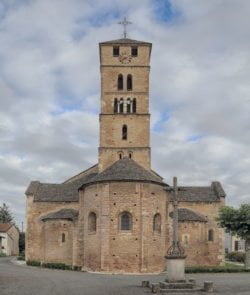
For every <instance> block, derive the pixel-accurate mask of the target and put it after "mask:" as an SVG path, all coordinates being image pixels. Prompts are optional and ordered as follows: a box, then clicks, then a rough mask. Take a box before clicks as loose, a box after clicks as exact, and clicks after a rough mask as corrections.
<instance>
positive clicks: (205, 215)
mask: <svg viewBox="0 0 250 295" xmlns="http://www.w3.org/2000/svg"><path fill="white" fill-rule="evenodd" d="M99 48H100V63H101V67H100V73H101V112H100V117H99V121H100V146H99V159H98V164H96V165H94V166H93V167H90V168H89V169H87V170H84V171H83V172H81V173H79V174H77V175H75V176H73V177H71V178H70V179H68V180H66V181H64V182H63V183H58V184H47V183H41V182H39V181H33V182H31V184H30V185H29V187H28V189H27V191H26V196H27V197H26V200H27V201H26V204H27V206H26V221H27V234H26V259H27V260H35V261H40V262H60V263H65V264H67V265H72V266H77V267H79V268H81V269H83V270H91V271H104V272H112V273H114V272H115V273H124V272H130V273H151V272H153V273H155V272H161V271H163V270H164V268H165V258H164V256H165V255H166V251H167V249H168V247H169V245H170V243H171V237H172V233H171V228H172V227H171V224H172V211H173V209H172V193H171V189H170V186H169V185H168V184H167V183H165V182H164V181H163V178H162V177H161V176H159V175H158V174H157V173H156V172H154V171H153V170H152V169H151V149H150V132H149V130H150V113H149V73H150V55H151V50H152V44H151V43H148V42H142V41H136V40H131V39H126V38H124V39H119V40H114V41H108V42H102V43H100V44H99ZM166 165H167V163H166ZM179 189H180V192H179V193H178V195H179V198H180V199H179V201H180V202H179V238H180V241H181V242H182V245H183V247H184V248H185V252H186V254H187V265H192V266H194V265H196V266H198V265H211V266H212V265H220V264H222V263H223V257H224V253H223V249H224V246H223V245H224V234H223V230H222V229H220V228H219V227H218V225H217V222H216V217H217V216H218V210H219V208H220V207H221V206H223V205H224V199H225V193H224V191H223V188H222V186H221V184H220V183H218V182H212V183H211V185H210V186H204V187H180V188H179Z"/></svg>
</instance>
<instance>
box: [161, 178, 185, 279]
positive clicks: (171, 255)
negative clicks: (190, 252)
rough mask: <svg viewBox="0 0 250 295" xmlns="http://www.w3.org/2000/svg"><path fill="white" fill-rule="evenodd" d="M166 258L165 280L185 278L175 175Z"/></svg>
mask: <svg viewBox="0 0 250 295" xmlns="http://www.w3.org/2000/svg"><path fill="white" fill-rule="evenodd" d="M165 258H166V260H167V279H166V281H167V282H179V281H184V280H185V258H186V255H185V252H184V249H183V248H182V247H181V245H180V242H179V237H178V187H177V177H174V179H173V241H172V245H171V246H170V247H169V249H168V251H167V255H166V256H165Z"/></svg>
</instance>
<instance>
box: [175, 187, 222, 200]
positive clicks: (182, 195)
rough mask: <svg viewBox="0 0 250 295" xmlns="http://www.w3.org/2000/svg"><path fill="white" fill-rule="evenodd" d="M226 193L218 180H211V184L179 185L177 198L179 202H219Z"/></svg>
mask: <svg viewBox="0 0 250 295" xmlns="http://www.w3.org/2000/svg"><path fill="white" fill-rule="evenodd" d="M225 196H226V194H225V192H224V190H223V188H222V186H221V184H220V182H212V184H211V186H180V187H179V189H178V200H179V201H180V202H219V201H220V197H225Z"/></svg>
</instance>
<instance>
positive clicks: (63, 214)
mask: <svg viewBox="0 0 250 295" xmlns="http://www.w3.org/2000/svg"><path fill="white" fill-rule="evenodd" d="M77 218H78V211H77V210H74V209H61V210H59V211H56V212H52V213H49V214H47V215H45V216H43V217H42V218H41V220H42V221H46V220H50V219H67V220H72V221H74V220H76V219H77Z"/></svg>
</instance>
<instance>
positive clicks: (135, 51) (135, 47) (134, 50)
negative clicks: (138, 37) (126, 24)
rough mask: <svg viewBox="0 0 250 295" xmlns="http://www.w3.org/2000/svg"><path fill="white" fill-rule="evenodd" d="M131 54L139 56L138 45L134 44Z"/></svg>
mask: <svg viewBox="0 0 250 295" xmlns="http://www.w3.org/2000/svg"><path fill="white" fill-rule="evenodd" d="M131 55H132V56H137V55H138V47H137V46H132V47H131Z"/></svg>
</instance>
